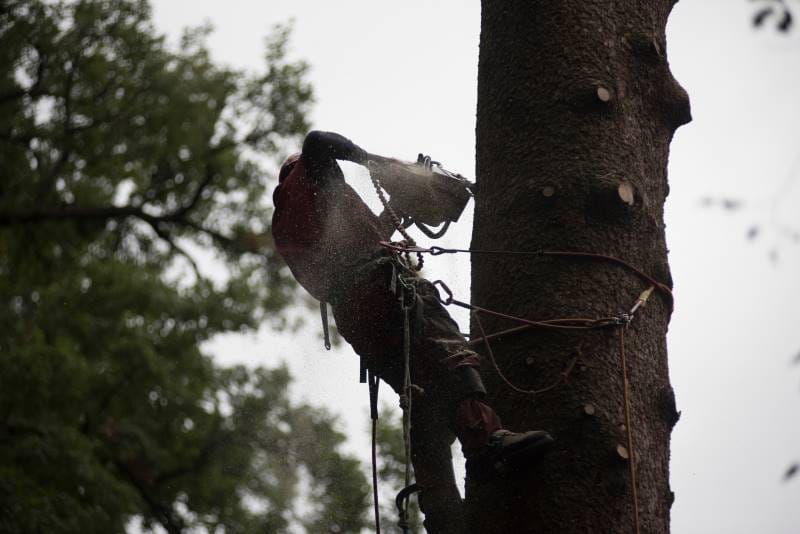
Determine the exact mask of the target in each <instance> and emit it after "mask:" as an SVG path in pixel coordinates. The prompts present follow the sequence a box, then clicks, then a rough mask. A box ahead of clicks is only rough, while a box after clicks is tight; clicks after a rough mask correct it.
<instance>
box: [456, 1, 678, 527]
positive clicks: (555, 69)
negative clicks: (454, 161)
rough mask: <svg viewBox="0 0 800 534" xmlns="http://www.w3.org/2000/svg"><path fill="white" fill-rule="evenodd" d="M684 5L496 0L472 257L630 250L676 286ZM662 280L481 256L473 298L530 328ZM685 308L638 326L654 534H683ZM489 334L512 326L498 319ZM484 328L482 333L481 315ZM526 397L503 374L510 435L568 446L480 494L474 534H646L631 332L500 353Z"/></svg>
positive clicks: (485, 69)
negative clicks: (674, 38) (674, 19)
mask: <svg viewBox="0 0 800 534" xmlns="http://www.w3.org/2000/svg"><path fill="white" fill-rule="evenodd" d="M671 7H672V2H669V1H660V0H651V1H647V2H630V1H616V2H611V1H609V2H600V3H587V2H577V1H562V2H524V1H514V2H502V3H497V2H483V3H482V8H483V12H482V25H481V47H480V62H479V74H478V122H477V170H476V175H477V176H478V188H479V193H478V195H477V198H476V207H475V225H474V229H473V240H472V248H473V249H506V250H528V251H536V250H559V251H564V250H566V251H586V252H595V253H599V254H605V255H609V256H614V257H616V258H619V259H621V260H624V261H626V262H628V263H630V264H633V265H635V266H637V267H639V268H640V269H642V270H643V271H645V272H646V273H648V274H650V275H651V276H653V277H654V278H656V279H657V280H660V281H663V282H664V283H666V284H669V285H671V279H670V274H669V267H668V264H667V257H666V255H667V250H666V245H665V241H664V223H663V205H664V201H665V198H666V195H667V194H668V191H669V189H668V185H667V180H666V164H667V154H668V150H669V142H670V140H671V138H672V135H673V132H674V131H675V129H676V128H678V127H679V126H680V125H681V124H684V123H686V122H687V121H689V120H690V116H689V101H688V98H687V96H686V93H685V91H684V90H683V89H682V88H681V87H680V86H679V85H678V83H677V82H676V81H675V79H674V78H673V77H672V75H671V73H670V71H669V68H668V64H667V59H666V42H665V26H666V21H667V16H668V15H669V12H670V10H671ZM648 285H649V284H648V282H647V281H644V280H643V279H642V278H641V277H640V276H638V275H636V274H635V273H633V272H632V271H631V270H629V269H625V268H622V267H621V266H619V265H616V264H614V263H612V262H608V261H601V260H593V259H586V258H569V257H555V258H551V257H548V258H532V257H509V256H494V255H475V256H473V259H472V302H473V304H477V305H480V306H484V307H486V308H490V309H495V310H498V311H501V312H504V313H509V314H513V315H516V316H522V317H527V318H531V319H550V318H556V317H589V318H600V317H608V316H618V315H620V314H621V313H623V312H627V311H628V310H629V309H630V308H631V305H632V304H633V303H634V302H635V301H636V298H637V297H638V296H639V294H640V293H641V292H642V291H643V290H644V289H646V288H647V286H648ZM670 312H671V307H670V299H669V298H668V297H665V296H664V295H663V294H655V295H653V296H652V297H651V298H650V300H649V302H648V305H647V307H646V308H645V309H644V310H642V311H641V312H640V313H638V314H637V316H636V317H635V319H634V321H633V322H632V324H631V325H630V326H629V327H628V328H627V329H626V343H625V350H626V352H627V356H628V376H629V378H630V410H631V428H630V430H631V431H632V433H633V442H634V450H635V451H636V453H635V458H636V460H637V469H636V475H637V489H638V503H639V506H638V510H639V515H640V521H641V532H648V533H651V532H668V531H669V508H670V504H671V502H672V494H671V492H670V489H669V479H668V473H669V471H668V467H669V466H668V463H669V437H670V431H671V429H672V426H673V425H674V424H675V422H676V421H677V418H678V414H677V412H676V409H675V401H674V396H673V393H672V388H671V387H670V384H669V379H668V374H667V355H666V342H665V335H666V331H667V324H668V321H669V316H670ZM481 320H482V324H483V325H484V327H485V328H486V330H487V331H488V332H491V331H497V330H500V329H502V328H507V327H509V326H515V325H514V324H513V323H508V322H506V321H502V320H498V319H495V318H491V317H488V316H483V317H482V319H481ZM471 331H472V333H473V335H474V336H476V337H478V336H479V335H480V334H479V330H478V328H477V324H476V322H475V319H473V321H472V328H471ZM493 348H494V353H495V356H496V357H497V361H498V364H499V366H500V368H502V369H503V370H504V371H505V373H506V374H507V376H509V377H511V379H512V381H513V382H514V383H515V384H516V385H518V386H520V387H522V388H524V389H536V388H541V387H544V386H547V385H548V384H551V383H553V382H554V381H559V385H558V386H557V387H555V388H553V389H551V390H549V391H547V392H544V393H541V394H539V395H536V396H531V395H523V394H520V393H517V392H515V391H512V390H511V389H510V388H508V387H507V386H506V385H504V384H503V382H502V381H501V380H499V379H498V378H497V377H496V375H489V376H490V380H489V381H490V391H491V392H492V395H491V401H492V404H493V405H494V406H496V407H497V409H498V411H499V412H500V413H501V415H502V417H503V418H504V419H505V421H506V422H507V424H509V426H510V427H511V428H517V429H524V428H545V429H548V430H550V431H551V432H552V433H553V434H554V436H555V437H556V439H557V445H556V447H555V450H554V451H553V452H552V454H550V455H549V457H548V458H547V460H546V461H544V462H543V463H542V464H541V466H540V467H539V468H538V469H535V470H533V471H532V472H531V473H528V474H527V475H525V476H521V477H517V478H511V479H508V480H506V481H498V482H496V483H494V484H490V485H476V484H471V485H470V486H469V487H468V490H467V497H468V501H469V505H470V514H471V518H472V521H473V524H474V525H475V526H474V531H475V532H481V533H491V532H497V533H500V532H520V533H521V532H537V533H550V532H552V533H556V532H635V531H636V529H635V528H634V514H633V506H632V496H631V485H630V480H629V474H628V460H627V459H626V456H627V455H628V453H627V450H626V448H627V436H626V428H625V415H624V412H625V410H624V403H623V394H622V392H623V381H622V372H621V365H620V354H619V347H618V337H617V331H616V329H614V328H604V329H597V330H589V331H555V332H552V331H548V330H531V331H527V332H525V333H521V334H517V335H514V336H506V337H504V338H502V339H500V340H499V341H496V342H494V343H493Z"/></svg>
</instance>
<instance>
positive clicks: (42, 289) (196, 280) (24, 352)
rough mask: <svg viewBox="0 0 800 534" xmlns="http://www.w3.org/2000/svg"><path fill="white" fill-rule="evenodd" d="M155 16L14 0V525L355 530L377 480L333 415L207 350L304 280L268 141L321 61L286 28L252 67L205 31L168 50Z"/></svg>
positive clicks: (7, 250)
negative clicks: (274, 219)
mask: <svg viewBox="0 0 800 534" xmlns="http://www.w3.org/2000/svg"><path fill="white" fill-rule="evenodd" d="M150 15H151V13H150V7H149V5H148V3H147V2H146V1H144V0H78V1H71V2H53V1H47V2H45V1H39V0H6V1H5V2H3V9H2V10H1V11H0V325H2V328H0V391H2V396H0V531H2V532H122V531H124V530H125V526H126V524H128V522H129V521H130V520H131V518H134V517H136V518H139V519H140V521H141V524H142V526H143V528H144V529H146V530H150V529H154V528H155V526H156V525H158V526H160V527H161V528H162V529H164V530H166V531H167V532H171V533H172V532H182V531H184V530H186V529H193V531H200V532H202V531H209V532H210V531H220V530H224V531H225V532H230V533H233V532H242V533H245V532H267V533H269V532H276V533H277V532H285V531H286V530H287V528H288V526H289V525H290V524H291V525H295V526H300V525H305V526H307V528H308V530H309V531H310V532H323V531H325V532H359V531H360V530H361V528H362V527H363V518H364V511H365V505H366V495H367V492H368V488H367V486H366V480H365V478H364V475H363V474H362V473H361V471H360V468H359V466H358V463H357V462H356V460H355V459H353V458H351V457H350V456H348V455H346V454H343V453H342V452H341V445H342V443H343V440H344V438H343V436H342V435H340V434H339V433H337V432H336V431H335V430H334V424H335V421H334V419H333V418H332V417H331V416H330V415H329V414H327V413H326V412H323V411H320V410H316V409H313V408H311V407H309V406H305V405H295V404H293V403H292V402H290V401H289V398H288V388H289V383H290V379H289V376H288V373H287V371H286V370H285V369H283V368H278V369H273V370H267V369H263V368H258V369H246V368H244V367H233V368H219V367H217V366H215V365H214V363H213V361H212V360H211V358H210V357H209V356H208V355H206V354H203V352H202V351H201V350H200V345H201V343H202V342H204V341H206V340H208V339H209V338H210V337H211V336H213V335H215V334H219V333H225V332H235V331H240V330H247V329H252V328H255V327H257V326H258V325H259V324H261V323H262V322H264V321H268V322H270V323H271V324H273V325H274V326H277V327H280V326H281V325H282V324H283V320H282V319H281V313H280V312H281V310H283V309H284V308H285V307H286V305H287V304H288V303H289V302H290V301H291V299H292V298H293V294H294V284H293V282H292V281H291V277H290V276H289V274H288V272H287V270H286V268H285V266H284V265H283V263H282V262H281V261H280V259H279V258H278V257H277V255H276V254H275V252H274V250H273V248H272V241H271V237H270V231H269V223H268V221H269V219H270V208H269V206H268V205H267V203H265V202H264V198H265V196H266V194H267V192H268V188H269V187H270V185H271V182H270V180H269V179H268V178H267V176H269V175H270V174H271V173H270V172H269V171H268V169H265V168H264V167H265V165H266V166H268V165H269V164H268V163H267V162H266V161H265V159H264V157H263V155H264V153H266V155H269V156H271V157H274V156H277V155H278V154H275V151H276V150H278V149H279V148H280V147H281V146H282V145H283V144H285V143H289V142H293V141H294V142H296V141H297V140H298V139H299V138H300V136H302V134H303V133H304V132H305V130H306V129H307V126H308V125H307V122H306V118H305V117H306V112H307V109H308V106H309V105H310V101H311V89H310V87H309V85H308V83H307V82H306V80H305V73H306V69H307V67H306V65H305V64H304V63H303V62H296V61H290V60H288V59H287V58H286V52H287V40H288V36H289V30H288V29H287V28H278V29H276V30H275V32H273V34H272V35H271V36H270V38H269V40H268V47H267V53H266V68H265V72H263V73H245V72H240V71H237V70H234V69H231V68H228V67H225V66H222V65H218V64H215V63H214V62H213V61H212V60H211V58H210V55H209V52H208V50H207V48H206V45H205V39H206V37H207V35H208V33H209V31H210V30H209V29H208V28H198V29H194V30H189V31H187V32H186V33H185V35H184V37H183V39H182V41H181V44H180V46H179V48H178V49H177V50H172V49H170V48H169V47H168V46H167V45H166V44H165V41H164V38H163V37H161V36H159V35H158V33H157V32H156V30H155V28H154V27H153V24H152V22H151V20H150ZM209 255H210V256H211V257H213V258H215V260H209V259H208V257H209ZM200 256H203V257H204V258H206V259H205V260H204V261H203V262H200V261H199V259H198V258H199V257H200ZM209 263H211V264H213V265H212V267H213V268H209V267H207V266H208V265H209ZM207 269H208V270H213V271H214V276H211V275H210V274H208V273H206V272H205V271H206V270H207ZM303 477H305V478H303ZM301 482H302V483H301ZM334 488H336V490H334ZM339 488H341V490H340V489H339ZM304 492H311V493H312V494H313V498H314V499H315V502H317V503H318V504H317V505H316V506H315V507H314V509H312V510H306V509H298V507H297V501H298V498H299V497H301V496H302V495H303V493H304Z"/></svg>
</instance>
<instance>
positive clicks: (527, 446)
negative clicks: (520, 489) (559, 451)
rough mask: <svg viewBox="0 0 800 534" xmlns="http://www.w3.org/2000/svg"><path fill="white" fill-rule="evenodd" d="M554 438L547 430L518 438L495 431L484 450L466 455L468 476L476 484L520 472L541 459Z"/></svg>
mask: <svg viewBox="0 0 800 534" xmlns="http://www.w3.org/2000/svg"><path fill="white" fill-rule="evenodd" d="M553 442H554V440H553V437H552V436H551V435H550V434H548V433H547V432H545V431H544V430H531V431H529V432H521V433H519V434H516V433H514V432H510V431H508V430H504V429H501V430H496V431H495V432H493V433H492V435H491V436H490V437H489V442H488V443H487V444H486V446H484V447H483V448H482V449H480V450H478V451H476V452H475V453H473V454H468V455H467V476H468V477H470V478H472V479H473V480H477V481H484V480H488V479H490V478H492V477H495V476H502V475H507V474H509V473H513V472H515V471H518V470H520V469H522V468H524V467H526V466H527V465H530V464H531V463H532V462H534V461H535V460H538V459H539V458H541V457H542V456H543V455H544V454H545V453H546V452H547V451H548V450H549V449H550V447H551V445H552V444H553Z"/></svg>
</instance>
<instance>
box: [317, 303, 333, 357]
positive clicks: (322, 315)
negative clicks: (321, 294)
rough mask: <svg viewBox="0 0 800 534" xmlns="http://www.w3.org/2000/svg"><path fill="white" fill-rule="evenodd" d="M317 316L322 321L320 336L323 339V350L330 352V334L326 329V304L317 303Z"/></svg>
mask: <svg viewBox="0 0 800 534" xmlns="http://www.w3.org/2000/svg"><path fill="white" fill-rule="evenodd" d="M319 316H320V319H322V336H323V337H324V338H325V342H324V343H325V350H331V333H330V330H329V329H328V303H327V302H325V301H324V300H321V301H319Z"/></svg>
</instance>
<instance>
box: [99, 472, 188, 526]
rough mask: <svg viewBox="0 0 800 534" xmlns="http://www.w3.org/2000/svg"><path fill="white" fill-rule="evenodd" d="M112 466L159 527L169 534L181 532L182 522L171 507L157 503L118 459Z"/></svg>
mask: <svg viewBox="0 0 800 534" xmlns="http://www.w3.org/2000/svg"><path fill="white" fill-rule="evenodd" d="M114 465H116V466H117V469H119V470H120V471H121V472H122V474H124V475H125V478H127V479H128V481H129V482H130V483H131V485H133V487H134V488H136V491H137V492H138V493H139V496H141V498H142V500H144V502H145V503H147V506H148V507H150V509H151V510H152V511H153V515H154V516H155V518H156V519H157V520H158V522H159V523H161V526H163V527H164V529H165V530H166V531H167V532H169V534H181V533H182V532H183V520H182V519H181V518H180V516H179V515H178V514H177V513H176V512H175V510H174V509H173V508H172V506H169V505H167V504H163V503H161V502H159V501H158V500H157V499H156V498H155V497H154V496H153V495H151V494H150V492H148V491H147V488H146V487H145V486H144V484H143V483H142V481H141V480H140V479H139V478H138V477H137V476H136V475H135V474H134V473H133V472H132V471H131V470H130V469H129V467H128V466H127V465H126V464H125V462H123V461H122V460H119V459H114Z"/></svg>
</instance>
